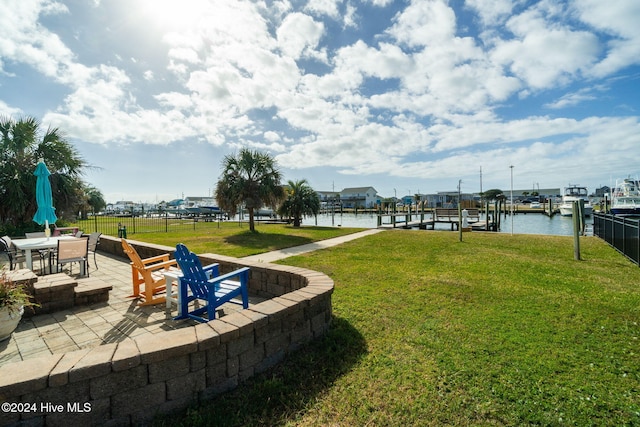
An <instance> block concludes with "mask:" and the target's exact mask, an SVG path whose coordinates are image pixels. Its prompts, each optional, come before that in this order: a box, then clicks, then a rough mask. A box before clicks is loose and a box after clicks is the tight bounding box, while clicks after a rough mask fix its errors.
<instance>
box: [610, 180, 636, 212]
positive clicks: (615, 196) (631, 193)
mask: <svg viewBox="0 0 640 427" xmlns="http://www.w3.org/2000/svg"><path fill="white" fill-rule="evenodd" d="M611 213H612V214H614V215H640V181H638V179H631V178H624V179H621V180H617V181H616V186H615V187H614V188H613V191H612V192H611Z"/></svg>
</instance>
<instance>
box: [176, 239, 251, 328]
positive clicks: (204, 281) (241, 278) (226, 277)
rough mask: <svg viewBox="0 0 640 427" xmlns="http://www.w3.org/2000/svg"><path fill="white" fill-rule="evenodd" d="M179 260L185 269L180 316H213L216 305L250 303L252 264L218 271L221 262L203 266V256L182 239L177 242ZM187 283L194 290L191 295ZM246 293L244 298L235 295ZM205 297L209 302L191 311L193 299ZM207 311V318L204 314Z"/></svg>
mask: <svg viewBox="0 0 640 427" xmlns="http://www.w3.org/2000/svg"><path fill="white" fill-rule="evenodd" d="M175 257H176V261H178V265H179V266H180V269H181V270H182V277H181V278H180V301H181V307H180V315H179V316H178V317H176V319H186V318H191V319H195V320H197V321H200V322H206V321H207V320H213V319H215V317H216V309H217V308H218V307H220V306H221V305H222V304H224V303H227V302H231V303H234V304H241V305H242V307H243V308H248V307H249V290H248V289H249V285H248V284H249V268H248V267H243V268H240V269H238V270H234V271H232V272H231V273H227V274H223V275H222V276H220V275H218V264H212V265H210V266H207V267H203V266H202V264H201V263H200V259H198V256H197V255H196V254H194V253H193V252H190V251H189V249H187V247H186V246H185V245H183V244H182V243H179V244H178V245H176V252H175ZM187 286H188V288H189V289H190V290H191V295H188V292H187ZM238 296H240V297H242V302H237V301H234V300H233V298H236V297H238ZM194 300H200V301H204V303H205V306H204V307H200V308H197V309H194V310H192V311H189V307H188V306H189V303H190V302H192V301H194ZM204 313H206V318H204V317H202V314H204Z"/></svg>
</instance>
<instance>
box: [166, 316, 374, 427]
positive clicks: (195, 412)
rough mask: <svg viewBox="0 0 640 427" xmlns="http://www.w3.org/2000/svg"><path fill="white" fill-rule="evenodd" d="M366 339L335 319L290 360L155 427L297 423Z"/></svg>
mask: <svg viewBox="0 0 640 427" xmlns="http://www.w3.org/2000/svg"><path fill="white" fill-rule="evenodd" d="M366 351H367V345H366V341H365V339H364V337H363V336H362V335H361V334H360V332H358V331H357V330H356V329H355V328H354V327H353V326H351V324H350V323H349V322H347V321H346V320H344V319H342V318H338V317H334V318H333V321H332V324H331V328H330V329H329V331H328V332H327V334H326V335H325V336H323V337H322V338H319V339H317V340H315V341H312V342H310V343H309V344H307V345H306V346H304V347H303V348H301V349H299V350H298V351H296V352H294V353H292V354H291V355H289V356H288V357H287V358H286V359H285V360H283V361H282V362H280V363H279V364H278V365H277V366H275V367H273V368H271V369H269V370H268V371H266V372H264V373H261V374H259V375H257V376H255V377H253V378H251V379H249V380H248V381H247V382H245V383H243V384H241V385H240V386H238V388H236V389H234V390H232V391H229V392H227V393H224V394H222V395H220V396H218V397H216V398H215V399H213V400H211V401H208V402H204V403H201V404H200V405H198V406H197V407H192V408H190V409H188V410H186V411H184V412H182V413H181V414H174V415H173V416H171V417H166V418H161V419H157V420H156V422H155V423H154V425H156V426H167V425H172V426H174V425H184V426H209V425H215V426H247V425H278V424H284V423H286V422H287V421H292V418H293V417H296V416H298V415H299V414H300V412H302V411H304V409H305V408H306V407H308V405H309V404H310V402H313V401H314V399H315V398H316V397H317V396H318V395H319V394H320V393H321V392H323V391H324V390H326V389H327V388H329V387H331V385H332V384H333V383H334V382H335V380H336V379H337V378H339V377H340V376H342V375H344V374H345V373H347V372H349V371H350V370H351V369H352V367H353V366H354V365H355V364H356V363H357V362H358V361H359V360H360V358H361V357H362V356H363V355H364V354H365V353H366Z"/></svg>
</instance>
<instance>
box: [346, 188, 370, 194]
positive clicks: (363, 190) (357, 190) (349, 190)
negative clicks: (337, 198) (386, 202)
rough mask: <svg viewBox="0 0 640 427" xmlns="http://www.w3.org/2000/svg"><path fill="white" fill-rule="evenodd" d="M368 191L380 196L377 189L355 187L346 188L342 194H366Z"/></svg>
mask: <svg viewBox="0 0 640 427" xmlns="http://www.w3.org/2000/svg"><path fill="white" fill-rule="evenodd" d="M368 190H373V192H374V193H375V194H378V192H377V191H376V189H375V188H373V187H353V188H345V189H343V190H342V191H341V193H366V192H367V191H368Z"/></svg>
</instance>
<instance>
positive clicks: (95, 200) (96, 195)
mask: <svg viewBox="0 0 640 427" xmlns="http://www.w3.org/2000/svg"><path fill="white" fill-rule="evenodd" d="M83 192H84V195H83V197H82V203H81V205H80V206H79V209H78V210H79V211H80V218H81V219H87V218H88V212H89V211H93V212H94V213H98V212H100V211H101V210H103V209H104V208H106V207H107V202H105V200H104V196H103V195H102V192H101V191H100V190H98V189H97V188H95V187H92V186H90V185H86V186H83Z"/></svg>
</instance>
